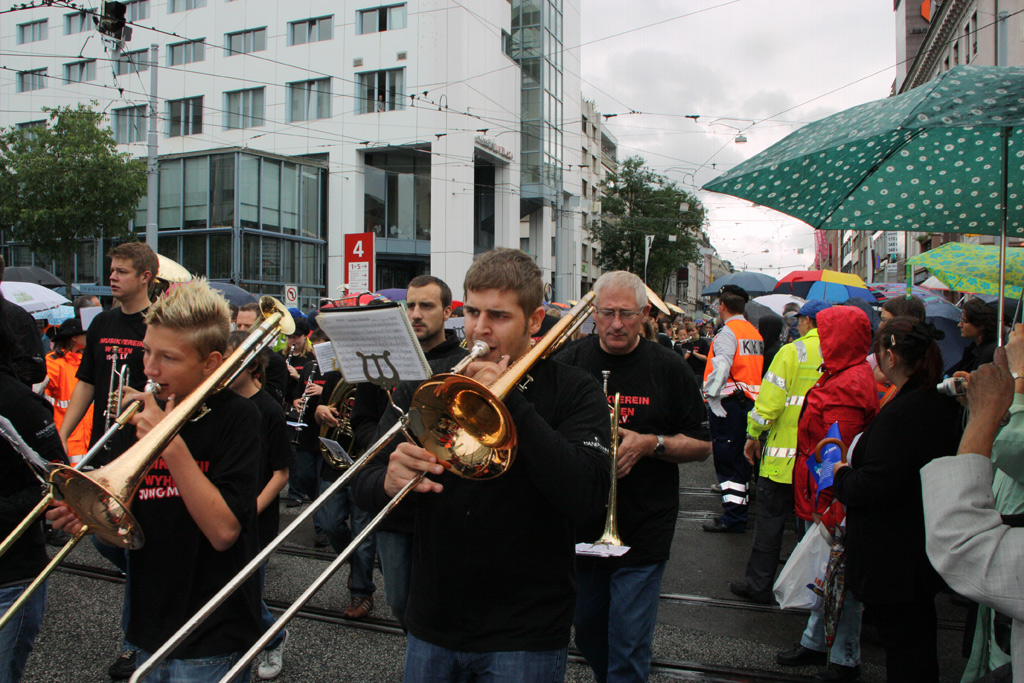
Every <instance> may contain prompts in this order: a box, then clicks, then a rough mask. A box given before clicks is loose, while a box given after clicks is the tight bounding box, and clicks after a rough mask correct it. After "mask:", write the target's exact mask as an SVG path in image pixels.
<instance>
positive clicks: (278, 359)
mask: <svg viewBox="0 0 1024 683" xmlns="http://www.w3.org/2000/svg"><path fill="white" fill-rule="evenodd" d="M266 373H267V381H266V382H265V383H264V385H263V388H264V389H266V390H267V392H269V393H270V397H271V398H272V399H274V400H275V401H277V402H278V403H282V404H283V403H284V390H285V388H286V387H287V386H288V379H289V375H288V364H287V363H286V362H285V360H284V357H283V356H281V354H279V353H272V354H270V355H269V356H267V368H266Z"/></svg>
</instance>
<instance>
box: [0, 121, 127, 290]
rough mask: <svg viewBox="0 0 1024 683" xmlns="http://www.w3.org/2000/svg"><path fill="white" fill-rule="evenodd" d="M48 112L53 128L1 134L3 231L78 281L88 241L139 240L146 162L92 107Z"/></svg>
mask: <svg viewBox="0 0 1024 683" xmlns="http://www.w3.org/2000/svg"><path fill="white" fill-rule="evenodd" d="M93 104H94V105H95V103H93ZM43 111H45V112H47V114H48V115H49V120H48V121H47V124H46V125H45V126H38V127H33V128H30V129H18V128H14V127H12V128H8V129H6V130H2V131H0V197H2V200H0V229H2V230H3V231H4V233H6V234H8V235H10V238H9V239H11V240H16V241H18V242H22V243H24V244H25V245H27V246H28V247H29V248H30V249H32V251H34V252H35V253H37V254H39V255H41V256H44V257H46V258H47V259H53V260H54V261H56V262H57V263H58V264H59V265H60V266H61V268H62V269H63V273H62V275H63V276H64V277H65V278H66V279H68V280H69V282H70V278H71V276H72V273H73V271H72V268H71V265H72V259H73V257H74V255H75V253H76V252H77V251H79V250H80V249H81V240H83V239H87V238H96V237H100V236H102V237H104V238H106V239H125V238H129V237H131V236H132V233H131V231H130V229H129V221H130V220H131V219H132V218H133V217H134V216H135V208H136V207H137V206H138V203H139V200H140V199H141V198H142V197H143V196H145V194H146V162H145V161H144V160H141V159H133V158H132V157H131V155H130V154H127V153H119V152H118V151H117V143H116V142H115V141H114V135H113V132H112V131H111V130H110V128H109V127H108V126H107V125H106V124H105V123H104V121H103V114H102V113H100V112H97V111H95V110H94V109H93V108H92V107H91V106H88V107H87V106H85V105H82V104H79V105H78V106H77V107H57V108H56V109H49V108H47V109H44V110H43Z"/></svg>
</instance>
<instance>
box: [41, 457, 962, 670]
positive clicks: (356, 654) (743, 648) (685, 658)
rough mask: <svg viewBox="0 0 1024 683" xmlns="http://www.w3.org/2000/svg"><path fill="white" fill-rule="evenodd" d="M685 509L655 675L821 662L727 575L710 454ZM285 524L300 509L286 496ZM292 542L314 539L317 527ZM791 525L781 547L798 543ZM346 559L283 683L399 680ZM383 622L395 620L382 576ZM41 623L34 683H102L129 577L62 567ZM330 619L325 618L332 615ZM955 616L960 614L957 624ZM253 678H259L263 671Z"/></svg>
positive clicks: (80, 557)
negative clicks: (353, 599)
mask: <svg viewBox="0 0 1024 683" xmlns="http://www.w3.org/2000/svg"><path fill="white" fill-rule="evenodd" d="M680 471H681V473H682V476H681V485H682V491H683V493H681V495H680V507H681V515H680V520H679V522H678V524H677V527H676V538H675V543H674V545H673V551H672V559H671V561H670V563H669V566H668V569H667V571H666V573H665V578H664V582H663V585H662V593H663V595H664V597H663V599H662V602H661V606H660V609H659V614H658V626H657V630H656V632H655V640H654V657H655V663H656V667H655V669H654V673H653V674H652V676H651V680H652V681H669V680H691V681H740V680H745V681H751V682H754V681H786V680H791V681H798V680H804V681H807V680H809V679H810V678H809V677H810V675H811V674H813V673H814V671H815V669H813V668H790V669H787V668H784V667H779V666H777V665H776V664H775V662H774V656H775V653H776V652H778V651H779V650H783V649H787V648H789V647H791V646H792V645H793V643H795V642H797V641H799V638H800V633H801V631H802V630H803V626H804V623H805V621H806V617H805V616H804V615H802V614H799V613H789V612H782V611H780V610H778V609H766V608H760V609H758V608H754V609H751V608H749V607H748V606H747V605H746V604H744V603H742V602H740V601H738V600H736V599H735V597H734V596H733V595H732V594H731V593H730V592H729V586H728V583H729V581H735V580H739V579H741V578H742V576H743V570H744V567H745V565H746V561H747V556H748V554H749V551H750V544H751V542H752V534H751V533H750V532H748V533H745V534H708V533H705V532H703V531H702V530H701V522H702V521H703V520H704V519H706V518H709V517H710V516H711V515H712V514H714V513H715V512H717V509H718V497H717V496H714V495H712V494H710V492H708V493H705V491H706V490H707V487H708V486H710V485H711V484H712V483H714V481H715V478H714V470H713V466H712V464H711V462H710V461H708V462H705V463H697V464H689V465H683V466H681V467H680ZM281 512H282V517H283V519H282V528H283V527H284V525H285V524H287V522H288V521H289V520H290V519H293V518H294V516H295V514H296V512H297V511H296V510H293V509H287V508H285V507H283V505H282V509H281ZM297 536H298V537H297V538H296V539H294V541H293V543H294V545H296V546H300V547H305V548H308V549H310V550H312V549H313V534H312V529H311V528H308V529H304V530H303V531H302V532H300V533H299V534H298V535H297ZM796 540H797V539H796V535H795V533H787V534H786V539H785V546H784V549H783V550H784V555H788V553H789V552H790V551H791V550H792V548H793V546H794V545H795V544H796ZM68 562H71V563H74V564H76V565H86V566H91V567H96V568H99V569H101V570H103V571H104V572H109V571H110V570H111V567H110V566H109V565H108V564H107V563H106V562H105V561H104V560H103V558H101V557H100V556H99V555H98V554H97V553H96V552H95V550H94V549H93V548H92V547H91V544H90V543H82V544H80V546H79V547H78V548H76V549H75V551H74V552H73V553H72V554H71V557H70V558H69V560H68ZM326 565H327V562H326V560H325V559H322V558H320V557H310V556H299V555H295V554H284V553H278V554H276V555H275V556H274V557H273V558H272V559H271V563H270V568H269V571H268V575H267V597H268V599H269V600H276V601H281V602H290V600H291V599H293V598H294V597H295V596H297V595H298V594H299V593H300V592H301V591H302V590H303V589H304V588H305V587H306V586H307V585H308V584H309V582H310V581H311V579H312V578H313V577H315V576H316V575H317V574H319V573H320V571H321V570H322V568H323V567H325V566H326ZM347 571H348V570H347V567H346V568H343V569H342V570H341V571H340V572H339V573H338V575H337V576H335V577H333V578H332V579H331V580H330V581H329V582H328V583H327V585H326V586H325V587H324V588H323V589H322V590H321V591H320V592H319V593H318V594H317V595H316V596H314V598H313V600H312V601H311V603H310V604H311V606H313V607H317V608H322V609H323V610H325V611H326V613H327V614H326V615H325V617H324V618H321V619H314V618H302V617H300V618H296V619H295V620H294V621H293V622H292V623H291V624H290V625H289V631H290V638H289V643H288V647H287V649H286V652H285V666H284V671H283V673H282V675H281V677H280V678H279V679H278V680H279V681H282V682H283V683H314V682H319V681H368V682H369V681H399V680H401V674H402V661H403V652H404V638H403V637H402V636H401V635H400V634H396V633H394V632H389V630H388V629H386V628H385V629H384V630H375V629H367V628H355V627H353V626H351V625H348V624H345V623H343V621H342V620H338V619H331V618H330V615H331V613H332V612H334V611H337V610H341V609H344V607H345V606H346V605H347V603H348V595H347V591H346V589H345V580H346V573H347ZM377 586H378V594H377V605H376V607H375V609H374V612H373V615H372V616H373V617H374V624H375V625H380V624H381V623H382V621H386V620H389V619H391V615H390V613H389V612H388V609H387V606H386V605H385V604H384V600H383V594H382V592H381V591H382V589H383V580H382V579H380V576H379V575H378V576H377ZM49 591H50V592H49V599H48V604H47V611H46V617H45V621H44V624H43V629H42V631H41V632H40V634H39V636H38V638H37V639H36V647H35V650H34V651H33V653H32V655H31V657H30V658H29V663H28V667H27V670H26V672H25V677H24V681H25V683H95V682H96V681H107V680H109V678H108V677H107V674H106V669H107V666H108V665H109V664H110V663H111V662H112V661H113V660H114V659H115V658H116V656H117V654H118V652H119V646H120V640H121V632H120V628H119V622H120V611H121V595H122V592H123V586H122V585H121V584H120V583H117V582H114V581H111V580H109V578H108V579H103V578H97V577H96V576H90V575H82V574H78V573H72V572H69V571H63V570H62V571H58V572H56V573H55V574H54V575H53V577H52V578H51V580H50V587H49ZM964 612H965V610H964V608H962V607H959V606H956V605H953V604H952V603H951V602H950V599H949V596H946V595H942V596H940V598H939V619H940V621H942V622H943V627H941V628H940V631H939V652H940V656H941V658H942V659H941V662H940V666H941V672H942V675H943V680H944V681H959V679H960V675H961V673H962V671H963V668H964V664H965V661H964V660H963V659H962V658H961V657H960V640H961V638H962V629H961V628H957V627H956V624H962V622H963V617H964ZM325 619H326V620H325ZM953 622H956V623H953ZM862 657H863V666H862V676H861V680H862V681H863V682H864V683H881V682H882V681H884V680H885V672H884V667H883V662H884V653H883V651H882V649H881V647H880V646H879V645H878V643H877V638H876V636H875V634H874V631H873V630H872V629H871V627H870V626H865V629H864V633H863V637H862ZM254 680H255V676H254ZM566 680H568V681H592V680H593V676H592V675H591V672H590V669H589V667H587V666H586V664H585V663H579V662H576V661H570V664H569V667H568V671H567V675H566Z"/></svg>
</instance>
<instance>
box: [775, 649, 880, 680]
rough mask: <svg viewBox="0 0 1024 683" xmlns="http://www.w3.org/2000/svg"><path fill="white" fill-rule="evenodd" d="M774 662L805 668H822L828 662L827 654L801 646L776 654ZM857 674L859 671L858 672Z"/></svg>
mask: <svg viewBox="0 0 1024 683" xmlns="http://www.w3.org/2000/svg"><path fill="white" fill-rule="evenodd" d="M775 661H776V662H777V663H778V664H781V665H782V666H805V665H808V664H816V665H818V666H824V665H825V664H826V663H827V662H828V653H827V652H818V651H817V650H811V649H809V648H806V647H804V646H803V645H797V646H796V647H794V648H793V649H792V650H786V651H785V652H779V653H778V654H776V655H775ZM859 673H860V670H858V674H859Z"/></svg>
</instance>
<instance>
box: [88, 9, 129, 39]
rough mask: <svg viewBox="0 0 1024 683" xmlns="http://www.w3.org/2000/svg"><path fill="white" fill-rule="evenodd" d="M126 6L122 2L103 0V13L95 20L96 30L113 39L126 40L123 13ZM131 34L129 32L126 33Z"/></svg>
mask: <svg viewBox="0 0 1024 683" xmlns="http://www.w3.org/2000/svg"><path fill="white" fill-rule="evenodd" d="M127 9H128V7H127V5H125V4H124V3H123V2H112V1H108V2H104V3H103V14H102V15H101V16H100V18H99V19H95V20H94V21H96V30H97V31H99V32H100V33H102V34H104V35H107V36H110V37H111V38H114V39H115V40H122V39H124V40H127V39H128V37H127V36H125V35H124V34H125V27H124V24H125V19H124V15H125V12H126V11H127ZM128 35H129V36H130V35H131V34H130V33H129V34H128Z"/></svg>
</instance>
